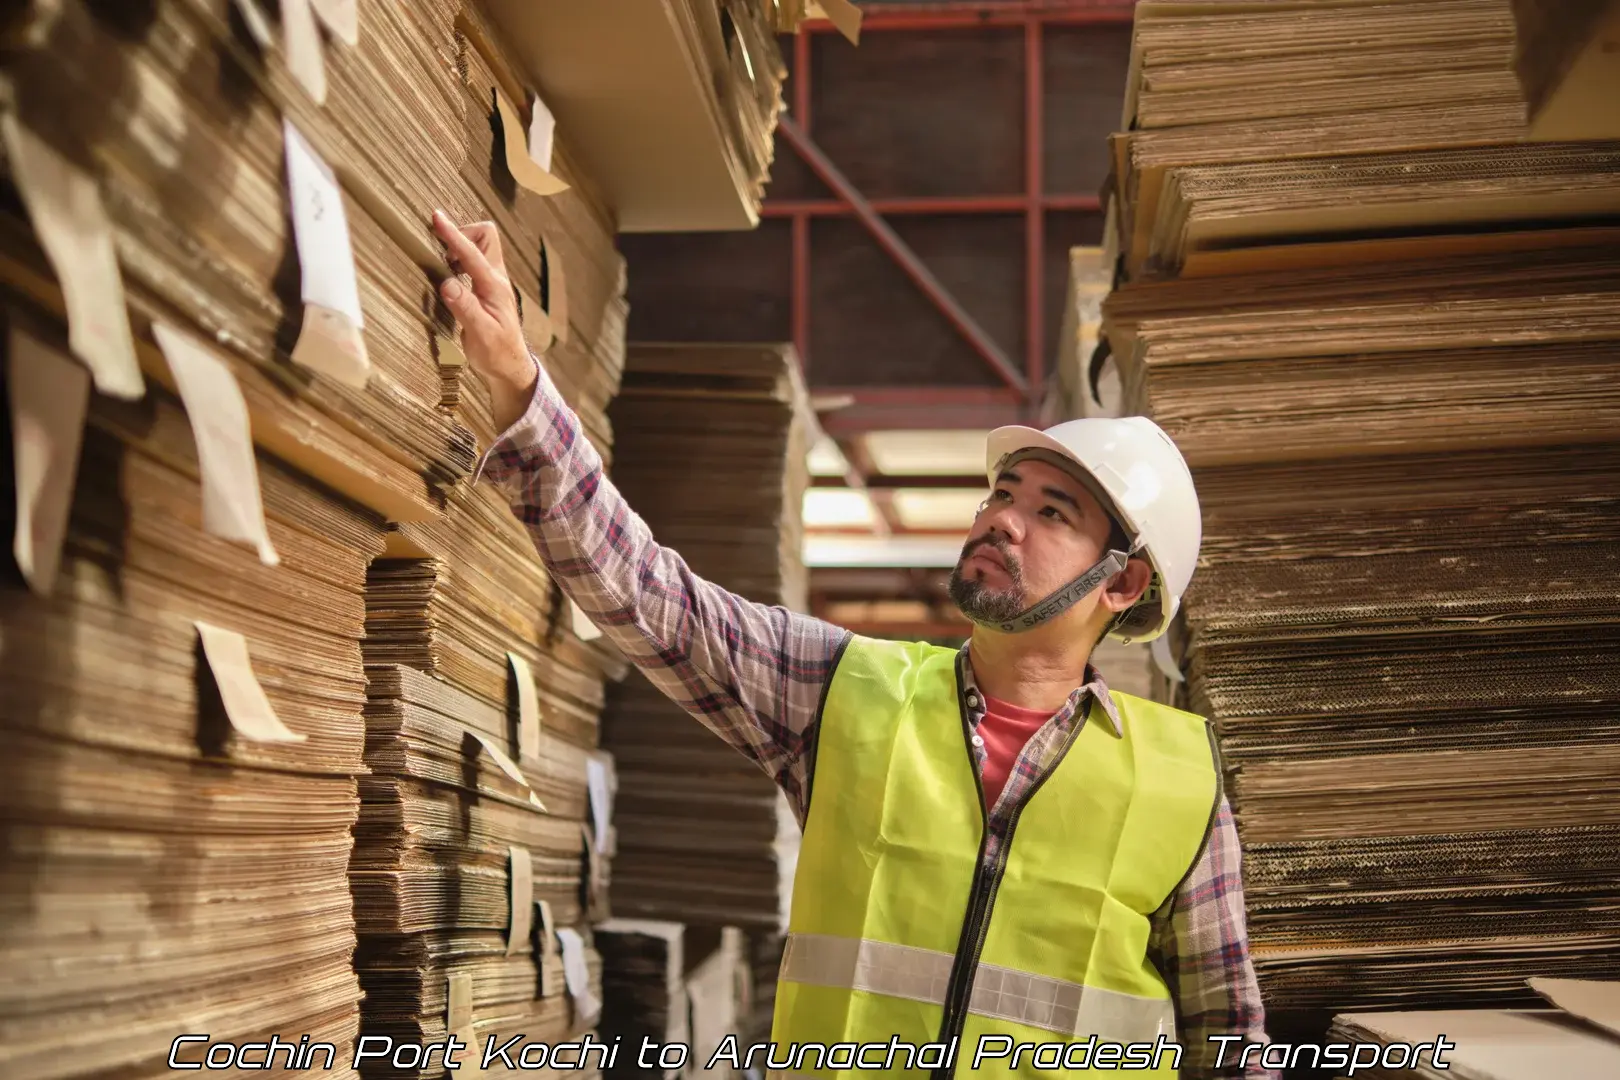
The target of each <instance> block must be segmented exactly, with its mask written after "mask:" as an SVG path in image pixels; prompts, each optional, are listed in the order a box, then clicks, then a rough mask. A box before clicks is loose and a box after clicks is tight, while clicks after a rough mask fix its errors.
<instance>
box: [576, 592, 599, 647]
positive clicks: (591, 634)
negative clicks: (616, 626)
mask: <svg viewBox="0 0 1620 1080" xmlns="http://www.w3.org/2000/svg"><path fill="white" fill-rule="evenodd" d="M568 621H569V622H570V623H572V624H573V627H574V636H575V637H577V638H579V640H581V641H595V640H596V639H597V638H599V637H601V636H602V631H601V630H599V629H598V628H597V626H596V624H595V623H593V622H591V619H590V616H589V615H586V614H585V612H584V611H582V610H580V606H579V605H578V604H576V603H574V601H573V600H569V601H568Z"/></svg>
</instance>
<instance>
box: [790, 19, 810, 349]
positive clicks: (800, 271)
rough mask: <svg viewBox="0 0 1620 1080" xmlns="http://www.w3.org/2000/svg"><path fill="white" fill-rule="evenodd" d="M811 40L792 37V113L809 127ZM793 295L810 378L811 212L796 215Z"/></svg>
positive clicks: (797, 337)
mask: <svg viewBox="0 0 1620 1080" xmlns="http://www.w3.org/2000/svg"><path fill="white" fill-rule="evenodd" d="M810 44H811V38H810V35H809V34H796V35H795V36H794V38H793V115H794V117H795V118H796V119H797V120H798V121H799V126H800V127H802V128H803V129H804V130H805V131H809V130H810V63H811V61H810ZM792 274H793V285H792V288H793V295H792V297H791V298H790V299H789V311H790V312H791V318H792V321H793V349H794V351H795V352H797V353H798V354H799V367H800V370H801V371H803V372H804V373H805V378H806V379H808V378H809V371H810V215H809V214H808V213H804V212H800V213H796V214H794V215H793V268H792Z"/></svg>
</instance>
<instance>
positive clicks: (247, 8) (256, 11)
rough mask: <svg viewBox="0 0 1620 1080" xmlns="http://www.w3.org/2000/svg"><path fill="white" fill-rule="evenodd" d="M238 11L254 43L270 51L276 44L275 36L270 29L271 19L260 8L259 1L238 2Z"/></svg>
mask: <svg viewBox="0 0 1620 1080" xmlns="http://www.w3.org/2000/svg"><path fill="white" fill-rule="evenodd" d="M236 10H237V11H239V12H241V14H242V23H243V25H244V26H246V27H247V32H248V35H249V36H250V37H252V38H253V43H254V44H255V45H257V46H258V47H259V48H261V49H268V48H269V47H270V46H271V45H273V44H275V40H276V38H275V34H274V33H273V32H272V31H271V29H270V18H269V16H267V15H266V14H265V13H264V9H263V8H261V7H259V0H236Z"/></svg>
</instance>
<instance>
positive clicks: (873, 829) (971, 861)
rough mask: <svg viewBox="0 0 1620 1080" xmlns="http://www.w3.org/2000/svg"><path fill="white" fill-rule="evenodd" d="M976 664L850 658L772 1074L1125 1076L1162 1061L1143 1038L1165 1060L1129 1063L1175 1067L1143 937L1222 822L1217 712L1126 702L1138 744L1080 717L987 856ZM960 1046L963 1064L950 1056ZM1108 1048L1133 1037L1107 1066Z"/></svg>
mask: <svg viewBox="0 0 1620 1080" xmlns="http://www.w3.org/2000/svg"><path fill="white" fill-rule="evenodd" d="M958 663H959V654H958V653H957V652H956V651H955V650H952V649H945V648H941V647H938V646H931V645H927V644H921V643H900V642H886V641H877V640H873V639H870V638H861V637H855V638H853V639H852V640H851V641H850V643H849V645H848V646H847V647H846V649H845V651H844V654H843V656H842V657H841V659H840V661H839V664H838V668H837V670H836V672H835V673H834V675H833V678H832V682H831V685H830V686H829V687H828V690H827V696H826V701H825V703H824V706H823V709H822V715H821V720H820V724H819V730H818V733H817V736H816V740H817V742H816V751H815V765H814V772H813V783H812V788H811V792H812V797H811V804H810V811H809V816H808V819H807V821H806V823H805V829H804V836H803V841H802V845H801V848H800V852H799V863H798V871H797V874H796V879H795V883H794V889H793V907H792V914H791V916H790V919H789V937H788V943H787V950H786V953H785V955H784V958H783V962H782V968H781V974H780V981H779V982H778V984H777V989H776V1007H775V1017H774V1024H773V1028H772V1033H771V1039H772V1043H773V1054H772V1060H771V1061H770V1063H769V1064H770V1065H771V1066H776V1068H773V1069H772V1070H771V1071H770V1074H771V1075H772V1076H777V1077H791V1076H823V1077H834V1076H839V1077H845V1078H849V1077H851V1076H852V1075H858V1073H856V1070H855V1069H852V1068H850V1067H849V1066H850V1065H851V1064H854V1063H855V1062H854V1061H853V1060H852V1059H853V1058H854V1057H855V1055H857V1054H859V1055H861V1057H860V1061H859V1064H860V1065H864V1066H866V1068H864V1069H860V1072H866V1071H867V1070H869V1069H872V1068H874V1067H875V1068H878V1069H885V1066H887V1068H886V1069H885V1071H891V1072H901V1073H909V1074H910V1075H913V1076H921V1075H925V1074H932V1075H935V1076H950V1075H952V1074H953V1072H954V1074H955V1075H960V1076H967V1075H970V1074H981V1073H988V1074H1000V1075H1017V1076H1031V1077H1035V1076H1051V1075H1052V1074H1053V1072H1054V1071H1055V1072H1084V1071H1090V1070H1091V1065H1092V1064H1093V1063H1098V1064H1101V1065H1102V1066H1103V1067H1104V1068H1105V1069H1107V1071H1110V1072H1112V1071H1114V1069H1118V1068H1120V1067H1121V1065H1124V1066H1125V1067H1127V1068H1129V1067H1131V1066H1132V1065H1145V1064H1149V1061H1148V1060H1147V1058H1145V1057H1143V1056H1141V1055H1143V1054H1144V1053H1145V1052H1144V1051H1143V1050H1141V1049H1134V1050H1133V1049H1132V1046H1133V1045H1135V1046H1138V1047H1139V1046H1141V1045H1142V1044H1146V1045H1147V1046H1149V1047H1153V1048H1154V1049H1155V1051H1156V1052H1157V1058H1156V1060H1157V1062H1158V1064H1159V1066H1160V1067H1159V1068H1158V1069H1156V1070H1155V1069H1136V1070H1133V1071H1135V1072H1136V1074H1137V1075H1141V1074H1143V1073H1152V1074H1153V1075H1156V1076H1161V1077H1163V1076H1174V1075H1176V1070H1175V1068H1174V1065H1175V1061H1176V1058H1175V1056H1174V1054H1173V1049H1174V1046H1173V1044H1174V1042H1175V1038H1176V1034H1175V1011H1174V1006H1173V1003H1172V1001H1171V998H1170V992H1169V988H1168V987H1167V986H1166V985H1165V982H1164V979H1163V977H1162V976H1161V975H1160V974H1159V972H1158V971H1157V970H1155V968H1154V966H1153V964H1152V962H1151V961H1150V960H1149V959H1148V957H1147V944H1148V936H1149V932H1150V928H1151V924H1150V916H1151V915H1152V914H1153V913H1154V912H1155V911H1157V910H1159V908H1160V907H1162V906H1163V904H1164V903H1165V901H1166V900H1167V899H1168V898H1169V897H1170V895H1171V894H1172V893H1173V892H1174V891H1175V889H1176V888H1177V886H1178V885H1179V884H1180V882H1181V881H1182V880H1183V879H1184V878H1185V876H1186V875H1187V873H1188V872H1189V871H1190V869H1191V868H1192V866H1193V864H1194V863H1195V862H1196V860H1197V859H1198V857H1199V856H1200V854H1201V852H1202V850H1203V846H1204V844H1205V842H1206V840H1207V837H1208V834H1209V829H1210V826H1211V824H1212V822H1213V820H1214V811H1215V808H1216V805H1217V803H1218V800H1219V797H1220V784H1219V779H1218V778H1219V769H1218V767H1217V765H1216V761H1215V756H1214V752H1213V745H1214V744H1213V739H1212V738H1211V734H1210V731H1209V725H1208V724H1207V722H1206V721H1204V720H1203V719H1202V718H1200V717H1197V716H1194V715H1192V714H1190V713H1186V712H1182V711H1180V710H1177V709H1172V708H1169V707H1167V706H1164V705H1160V704H1157V703H1155V702H1151V701H1146V700H1143V699H1141V698H1136V697H1131V696H1128V695H1125V694H1115V695H1114V700H1115V703H1116V705H1117V706H1118V710H1119V713H1120V719H1121V722H1122V724H1123V726H1124V732H1125V734H1124V737H1123V738H1120V737H1118V736H1116V735H1115V733H1114V731H1113V729H1112V726H1111V725H1109V724H1107V723H1105V722H1104V723H1099V722H1097V720H1096V719H1095V718H1088V720H1087V722H1086V723H1084V724H1081V725H1078V731H1076V732H1075V733H1074V734H1072V735H1071V736H1070V737H1069V739H1068V742H1067V745H1066V746H1065V747H1064V749H1063V755H1062V757H1061V759H1060V761H1059V763H1058V765H1057V766H1056V767H1055V768H1054V769H1052V770H1051V771H1050V773H1049V774H1048V775H1047V776H1046V778H1045V780H1044V781H1042V782H1041V783H1040V784H1039V785H1038V786H1037V787H1036V789H1035V790H1034V792H1033V793H1032V794H1031V796H1030V797H1029V799H1028V801H1027V802H1025V804H1024V805H1023V806H1022V807H1021V809H1020V810H1019V812H1018V813H1017V814H1016V815H1015V817H1014V819H1013V823H1012V826H1011V827H1012V829H1013V839H1012V841H1011V842H1009V843H1008V844H1004V845H1002V850H1001V856H1000V858H997V859H995V860H991V859H988V858H987V857H986V856H985V854H984V851H983V845H982V841H983V839H984V833H985V821H986V815H985V810H984V800H983V795H982V787H981V784H980V778H979V775H978V770H977V769H976V768H975V767H974V764H973V761H972V758H971V756H970V751H969V747H968V745H967V742H968V738H969V735H970V734H971V732H969V731H968V720H967V713H966V711H965V709H964V706H963V694H962V684H961V673H960V671H959V670H958ZM1088 1040H1091V1046H1092V1047H1093V1050H1092V1051H1091V1052H1089V1053H1088V1054H1086V1055H1084V1056H1083V1055H1082V1053H1081V1051H1082V1049H1083V1048H1084V1047H1085V1045H1086V1044H1087V1041H1088ZM929 1044H932V1045H933V1046H934V1048H935V1049H934V1050H932V1051H928V1050H927V1049H926V1048H927V1047H928V1046H929ZM953 1044H954V1047H955V1049H954V1055H953V1057H952V1058H951V1065H950V1067H948V1068H936V1067H934V1066H937V1065H939V1064H940V1061H939V1060H937V1059H938V1058H940V1057H941V1056H943V1055H942V1052H943V1049H944V1048H945V1047H949V1046H951V1045H953ZM1106 1044H1119V1045H1120V1046H1122V1047H1124V1049H1122V1050H1119V1051H1115V1050H1111V1049H1103V1050H1102V1053H1103V1054H1104V1055H1105V1057H1104V1059H1103V1060H1102V1061H1100V1062H1099V1061H1098V1059H1097V1058H1096V1057H1095V1056H1093V1055H1094V1054H1095V1053H1096V1051H1097V1048H1099V1047H1104V1046H1105V1045H1106ZM1043 1045H1044V1046H1045V1049H1044V1050H1043V1049H1041V1047H1042V1046H1043ZM840 1047H841V1048H840ZM907 1047H914V1048H916V1049H915V1050H914V1051H911V1052H909V1053H908V1050H907ZM1019 1047H1027V1049H1024V1050H1021V1051H1020V1050H1019ZM818 1048H826V1049H825V1050H822V1049H818ZM884 1048H888V1051H887V1056H886V1052H885V1049H884ZM985 1054H989V1055H991V1056H984V1055H985ZM976 1057H978V1059H979V1060H978V1063H977V1064H978V1067H977V1069H975V1068H974V1066H975V1058H976ZM756 1063H757V1064H761V1065H763V1064H764V1063H763V1062H756ZM908 1065H909V1066H911V1067H910V1068H908V1067H907V1066H908ZM1053 1065H1057V1066H1059V1067H1058V1068H1056V1069H1054V1068H1052V1066H1053ZM1042 1066H1044V1067H1042ZM1082 1066H1083V1067H1082ZM1110 1066H1111V1067H1110Z"/></svg>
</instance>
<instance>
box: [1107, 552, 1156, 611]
mask: <svg viewBox="0 0 1620 1080" xmlns="http://www.w3.org/2000/svg"><path fill="white" fill-rule="evenodd" d="M1152 580H1153V570H1152V568H1151V567H1149V566H1148V564H1147V560H1146V559H1130V560H1128V561H1127V562H1126V563H1125V569H1123V570H1121V571H1120V572H1119V573H1117V574H1115V575H1114V576H1113V577H1111V578H1109V579H1108V581H1107V583H1106V584H1105V585H1104V586H1103V591H1102V596H1101V598H1100V602H1101V604H1102V606H1103V607H1105V608H1107V609H1108V610H1109V611H1124V610H1125V609H1126V608H1128V607H1130V606H1131V605H1132V604H1134V603H1136V602H1137V601H1138V600H1140V599H1141V598H1142V594H1143V593H1144V592H1146V591H1147V587H1148V583H1149V582H1151V581H1152Z"/></svg>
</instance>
